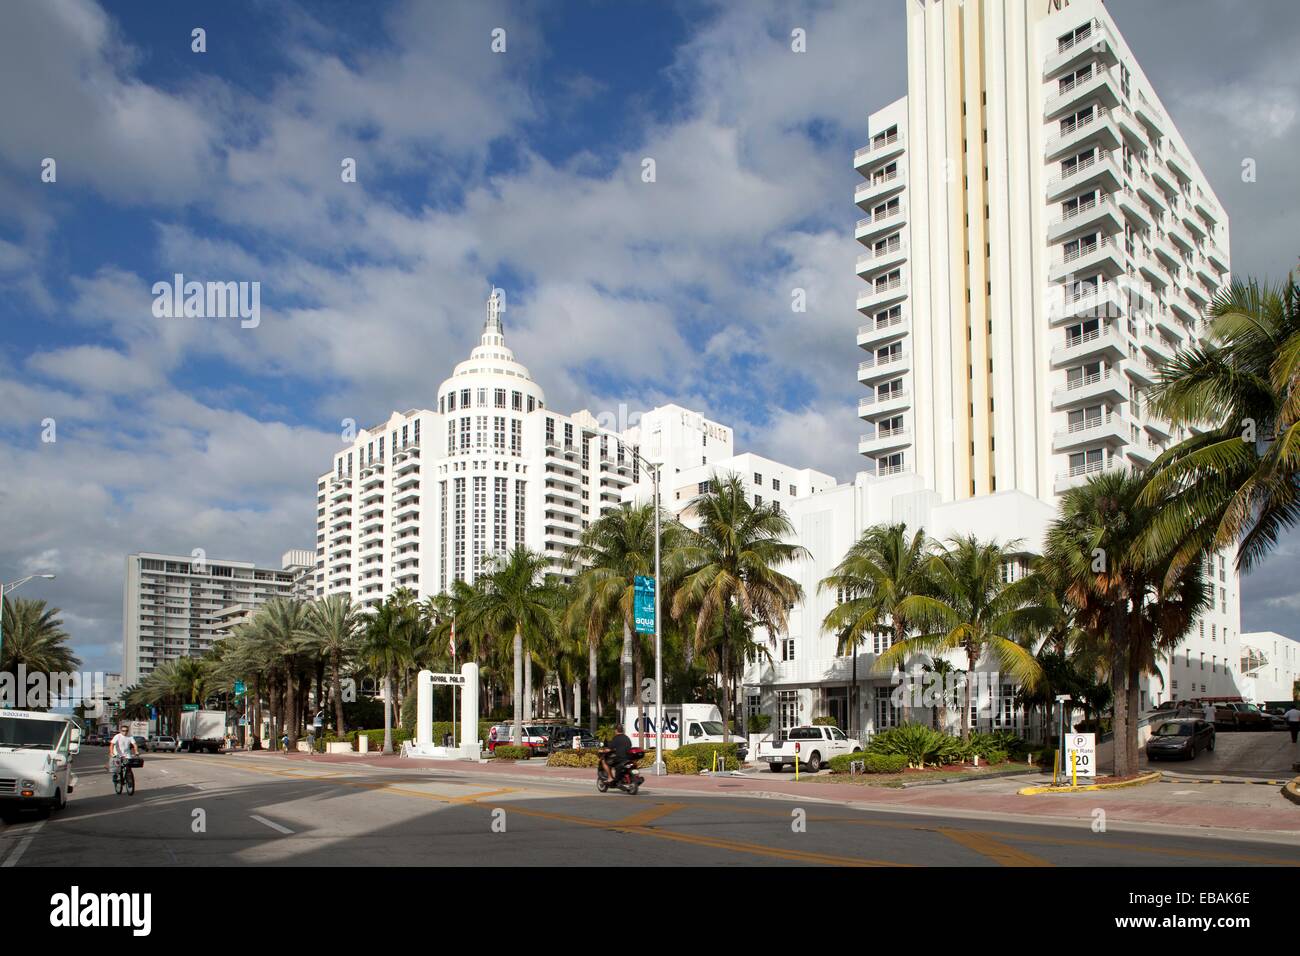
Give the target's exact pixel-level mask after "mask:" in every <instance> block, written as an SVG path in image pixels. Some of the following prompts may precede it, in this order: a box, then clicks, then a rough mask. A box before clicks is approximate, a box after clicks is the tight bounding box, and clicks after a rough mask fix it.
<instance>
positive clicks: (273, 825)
mask: <svg viewBox="0 0 1300 956" xmlns="http://www.w3.org/2000/svg"><path fill="white" fill-rule="evenodd" d="M250 816H251V817H252V818H253V819H254V820H256V821H257V822H258V823H264V824H266V825H267V826H268V827H270V828H271V829H272V830H279V831H280V832H281V833H289V834H292V833H293V831H292V830H290V829H289V828H288V827H282V826H280V824H278V823H276V822H275V821H274V820H268V819H267V818H266V817H259V816H258V815H257V814H256V813H253V814H250Z"/></svg>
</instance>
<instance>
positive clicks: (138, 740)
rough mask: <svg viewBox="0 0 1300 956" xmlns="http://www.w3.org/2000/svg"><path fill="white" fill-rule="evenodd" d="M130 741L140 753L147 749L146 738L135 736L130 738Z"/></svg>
mask: <svg viewBox="0 0 1300 956" xmlns="http://www.w3.org/2000/svg"><path fill="white" fill-rule="evenodd" d="M131 739H132V740H134V741H135V746H136V748H137V749H138V750H139V751H140V753H144V752H145V751H146V750H148V749H149V739H148V738H147V737H140V736H135V737H132V738H131Z"/></svg>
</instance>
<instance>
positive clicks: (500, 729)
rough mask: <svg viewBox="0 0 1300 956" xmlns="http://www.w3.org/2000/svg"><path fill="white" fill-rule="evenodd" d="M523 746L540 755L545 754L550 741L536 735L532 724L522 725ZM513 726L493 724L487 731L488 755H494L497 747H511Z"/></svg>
mask: <svg viewBox="0 0 1300 956" xmlns="http://www.w3.org/2000/svg"><path fill="white" fill-rule="evenodd" d="M523 729H524V739H523V744H522V745H523V746H525V747H531V748H532V750H533V753H535V754H538V755H541V754H545V753H547V752H548V751H547V747H548V746H549V744H550V741H549V740H547V738H546V737H545V736H543V735H542V734H539V733H536V731H537V730H538V728H537V726H536V725H534V724H525V725H524V728H523ZM514 732H515V725H514V724H493V725H492V727H491V729H490V730H488V739H487V749H488V753H496V749H497V747H498V746H506V747H508V746H511V744H512V742H513V740H514Z"/></svg>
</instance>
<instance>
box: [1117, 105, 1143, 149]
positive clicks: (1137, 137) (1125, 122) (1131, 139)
mask: <svg viewBox="0 0 1300 956" xmlns="http://www.w3.org/2000/svg"><path fill="white" fill-rule="evenodd" d="M1112 116H1113V117H1114V120H1115V122H1116V124H1117V125H1118V126H1119V130H1120V132H1121V133H1122V134H1123V135H1124V137H1125V138H1126V139H1127V140H1128V143H1129V145H1130V146H1132V147H1133V148H1134V149H1135V150H1136V151H1137V152H1139V153H1142V152H1146V150H1147V145H1148V143H1149V142H1150V140H1149V139H1148V138H1147V131H1146V127H1144V126H1143V125H1142V123H1141V122H1140V121H1139V120H1138V118H1137V114H1135V113H1134V112H1133V111H1132V110H1131V109H1129V107H1128V106H1127V105H1126V104H1124V103H1120V104H1119V105H1118V106H1116V107H1115V109H1114V110H1113V111H1112Z"/></svg>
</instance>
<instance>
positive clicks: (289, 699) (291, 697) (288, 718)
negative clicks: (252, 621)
mask: <svg viewBox="0 0 1300 956" xmlns="http://www.w3.org/2000/svg"><path fill="white" fill-rule="evenodd" d="M258 617H260V618H261V629H260V635H261V638H262V640H263V641H264V642H265V644H266V646H267V648H268V650H269V651H270V652H271V653H272V654H273V655H274V656H275V657H276V658H278V660H279V663H280V668H281V670H282V671H283V676H284V681H285V689H284V700H283V705H284V709H283V713H284V718H283V722H282V729H283V733H286V734H288V735H289V749H290V750H296V749H297V746H298V701H297V696H296V684H297V681H298V670H299V665H300V664H301V660H300V657H301V655H302V654H303V653H304V652H305V651H306V650H307V648H308V645H309V642H310V641H311V639H312V632H311V627H310V624H311V622H310V619H309V617H308V614H307V604H306V602H305V601H300V600H298V599H297V598H272V599H271V600H269V601H267V602H266V603H265V604H264V605H262V608H261V610H259V611H258Z"/></svg>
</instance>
